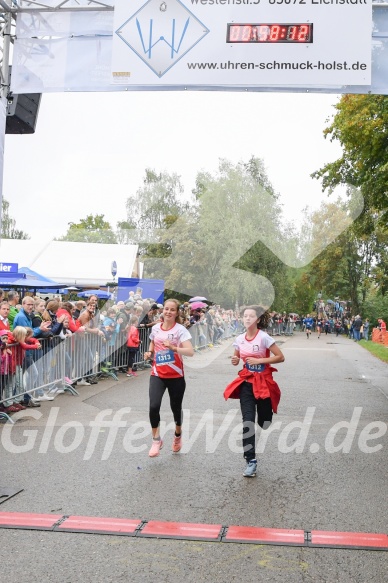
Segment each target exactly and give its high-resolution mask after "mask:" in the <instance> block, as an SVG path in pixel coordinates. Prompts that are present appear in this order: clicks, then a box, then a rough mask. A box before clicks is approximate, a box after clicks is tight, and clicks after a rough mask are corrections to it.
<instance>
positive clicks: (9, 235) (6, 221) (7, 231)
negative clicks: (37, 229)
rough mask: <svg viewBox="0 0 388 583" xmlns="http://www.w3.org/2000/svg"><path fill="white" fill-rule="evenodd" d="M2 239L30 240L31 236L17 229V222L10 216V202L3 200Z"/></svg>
mask: <svg viewBox="0 0 388 583" xmlns="http://www.w3.org/2000/svg"><path fill="white" fill-rule="evenodd" d="M1 207H2V209H1V237H2V238H3V239H29V238H30V236H29V235H28V234H27V233H25V232H24V231H21V230H19V229H16V220H15V219H14V218H13V217H11V215H10V214H9V202H8V201H7V200H6V199H5V198H3V199H2V203H1Z"/></svg>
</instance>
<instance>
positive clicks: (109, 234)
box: [59, 215, 117, 243]
mask: <svg viewBox="0 0 388 583" xmlns="http://www.w3.org/2000/svg"><path fill="white" fill-rule="evenodd" d="M59 241H73V242H76V243H117V236H116V233H115V232H114V231H113V229H112V226H111V225H110V223H108V221H106V220H105V219H104V215H88V216H87V217H86V218H85V219H81V220H80V222H79V223H69V228H68V231H67V233H66V235H64V236H63V237H61V238H60V239H59Z"/></svg>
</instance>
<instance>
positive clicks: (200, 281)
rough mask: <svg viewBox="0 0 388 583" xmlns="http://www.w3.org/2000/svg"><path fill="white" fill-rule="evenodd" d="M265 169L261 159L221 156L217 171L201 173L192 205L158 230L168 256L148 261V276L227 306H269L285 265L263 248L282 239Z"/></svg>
mask: <svg viewBox="0 0 388 583" xmlns="http://www.w3.org/2000/svg"><path fill="white" fill-rule="evenodd" d="M263 173H264V167H263V163H262V161H261V160H256V159H254V158H252V159H251V160H250V161H249V163H248V164H243V163H240V164H232V163H230V162H228V161H226V160H221V161H220V165H219V170H218V172H217V173H216V174H215V175H211V174H210V173H204V172H201V173H199V174H198V176H197V180H196V188H195V190H194V195H195V198H196V204H193V205H192V207H191V208H190V209H188V210H187V211H186V212H185V213H184V215H181V216H180V217H179V218H178V219H177V220H176V221H175V222H172V224H171V225H170V226H169V228H168V229H166V230H165V231H164V232H163V233H162V234H161V237H160V240H159V242H161V243H163V244H164V245H168V246H169V248H170V250H171V254H170V255H169V257H167V258H166V257H165V258H164V259H162V260H156V259H153V260H148V261H147V262H146V273H147V276H149V277H160V278H162V279H165V280H166V286H167V287H168V288H169V289H172V290H173V289H175V290H177V291H179V292H181V293H185V294H193V295H197V294H199V293H200V294H201V295H205V296H206V297H207V298H208V299H210V300H212V301H214V302H216V303H220V304H222V305H224V306H225V307H226V306H229V307H234V306H235V304H236V303H238V304H239V305H241V304H243V303H253V302H256V303H257V302H260V303H263V304H266V305H268V306H269V305H271V304H272V302H273V300H274V297H275V290H274V283H275V285H276V284H277V282H276V277H277V276H278V274H280V273H282V274H283V276H284V277H286V268H285V266H284V265H283V264H282V262H281V261H280V260H279V259H278V258H277V257H275V256H274V254H273V253H272V252H270V251H269V249H268V248H267V246H266V243H269V242H270V241H271V242H272V245H271V247H273V246H274V245H273V242H274V239H276V241H278V244H279V245H283V244H284V240H283V239H282V236H281V234H280V232H279V228H278V226H277V225H278V219H279V218H280V215H281V209H280V205H279V204H278V203H277V197H276V195H275V194H274V191H273V189H271V188H267V186H268V181H267V182H265V180H267V179H266V177H265V176H264V174H263ZM264 184H265V185H266V186H264ZM258 242H259V243H258ZM280 279H281V277H280V275H279V281H280ZM285 287H286V285H285Z"/></svg>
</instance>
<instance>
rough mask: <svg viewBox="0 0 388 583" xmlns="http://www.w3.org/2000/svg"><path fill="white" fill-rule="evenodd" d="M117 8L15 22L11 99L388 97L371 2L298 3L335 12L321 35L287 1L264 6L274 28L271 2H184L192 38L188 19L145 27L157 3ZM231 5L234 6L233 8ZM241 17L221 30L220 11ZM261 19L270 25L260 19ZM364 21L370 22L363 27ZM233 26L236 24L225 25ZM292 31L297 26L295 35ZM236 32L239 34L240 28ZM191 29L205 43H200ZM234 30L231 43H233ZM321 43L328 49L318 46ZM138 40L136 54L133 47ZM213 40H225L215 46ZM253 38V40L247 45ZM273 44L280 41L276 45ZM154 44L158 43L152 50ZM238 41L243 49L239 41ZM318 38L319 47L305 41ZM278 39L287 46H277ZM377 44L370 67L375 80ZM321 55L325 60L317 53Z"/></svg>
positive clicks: (379, 22) (386, 37)
mask: <svg viewBox="0 0 388 583" xmlns="http://www.w3.org/2000/svg"><path fill="white" fill-rule="evenodd" d="M118 1H119V3H118V4H117V7H116V9H115V14H114V13H113V11H112V12H107V11H104V12H101V11H100V12H98V11H88V12H63V13H61V12H60V11H58V12H53V13H50V12H44V13H39V12H37V11H36V10H34V11H33V13H32V12H31V13H19V14H17V34H16V39H15V43H14V49H13V62H12V79H11V90H12V91H13V92H14V93H47V92H55V91H56V92H58V91H124V90H129V91H131V90H133V91H137V90H156V91H160V90H182V89H186V88H187V89H189V90H190V89H192V90H213V91H233V90H236V91H238V90H243V89H246V90H248V91H293V90H296V91H303V90H309V91H321V92H327V93H367V92H371V93H380V94H388V59H387V55H388V32H387V31H388V26H387V23H388V8H387V7H386V6H382V5H381V6H379V5H375V6H374V7H373V33H372V31H371V25H370V4H364V3H363V4H360V3H357V4H350V2H351V1H353V2H361V1H362V2H364V0H325V1H326V2H329V1H330V2H332V1H333V2H334V1H336V2H337V1H338V2H341V1H344V2H345V1H346V2H349V4H344V5H340V4H338V5H337V4H322V5H321V4H312V2H313V1H314V2H318V0H309V2H310V4H307V2H308V0H295V1H297V2H302V1H303V2H306V5H300V7H301V8H303V10H306V11H307V9H308V10H309V11H310V10H311V11H312V10H320V9H321V8H322V9H323V10H326V14H329V15H330V14H333V15H334V21H332V23H330V22H329V24H328V21H327V20H326V21H325V22H326V24H325V26H326V27H327V28H326V29H323V28H322V26H323V25H322V22H324V21H321V18H319V21H317V20H316V19H315V20H314V19H312V17H311V18H310V17H309V16H307V15H306V14H302V15H301V18H298V19H297V16H295V18H294V13H293V12H292V17H293V19H292V21H291V12H290V10H291V9H292V10H293V9H294V8H298V6H299V5H295V6H294V5H288V4H284V3H283V4H281V5H279V6H280V8H282V10H279V7H278V6H277V5H275V4H271V5H269V1H270V0H265V2H267V4H268V6H269V7H270V8H271V10H272V9H276V8H278V10H279V11H278V13H277V14H278V16H279V19H280V20H277V21H276V23H275V17H273V18H272V17H271V19H270V16H269V15H268V14H267V13H265V12H264V11H263V10H262V7H263V6H264V0H260V7H259V8H257V7H256V8H255V5H254V4H252V5H250V4H244V2H248V1H249V2H252V3H255V2H257V1H258V0H198V3H196V2H197V0H189V2H190V4H189V3H188V0H185V4H184V3H183V1H182V2H180V3H179V4H180V5H181V7H184V10H186V9H187V6H190V12H192V13H193V14H194V13H195V18H196V19H197V20H196V23H197V24H196V26H195V28H193V29H192V31H191V32H190V31H189V28H190V20H189V22H188V23H187V19H188V18H189V16H187V18H186V20H179V18H177V17H176V18H172V19H171V17H170V21H167V20H166V21H163V22H164V23H165V22H166V23H167V24H168V30H167V24H166V30H164V28H163V33H162V32H161V30H160V24H157V23H156V24H155V22H154V20H155V21H156V22H157V18H156V17H155V19H154V18H153V17H152V18H150V17H149V16H148V17H147V18H148V20H144V21H143V18H142V10H141V8H142V7H143V6H146V5H147V4H149V5H150V6H149V9H150V8H151V4H150V3H147V2H144V1H143V0H131V2H127V3H125V2H123V1H122V0H118ZM151 1H152V0H151ZM172 1H173V2H175V0H172ZM233 1H234V2H235V3H236V4H235V5H233V4H231V3H232V2H233ZM271 1H275V0H271ZM276 1H278V2H281V1H283V2H284V0H276ZM290 1H294V0H290ZM319 1H323V0H319ZM192 2H193V3H192ZM210 2H213V4H210ZM227 2H230V4H228V3H227ZM237 2H240V3H241V4H237ZM366 2H368V0H366ZM165 4H166V6H167V9H166V10H164V12H163V11H161V10H160V9H161V7H163V6H162V5H163V0H161V2H160V3H159V5H158V11H159V12H160V14H164V15H165V14H168V13H169V10H170V9H171V8H172V4H170V0H168V3H167V2H165ZM128 5H129V6H130V8H128ZM268 6H267V7H268ZM252 8H255V10H254V15H255V19H253V18H250V17H248V16H247V18H246V19H245V17H244V21H242V20H241V18H242V17H240V14H241V12H240V11H241V10H244V13H243V15H244V14H245V13H246V14H250V15H252V13H251V11H252ZM237 9H238V10H239V14H238V17H237V16H236V17H231V18H230V20H228V18H227V17H225V18H224V19H220V22H219V23H218V21H216V22H215V23H213V20H214V15H215V14H218V13H220V14H221V12H219V11H220V10H237ZM340 9H341V10H342V11H343V12H344V13H345V16H346V14H350V16H351V21H350V23H349V26H345V25H343V24H341V25H340V24H338V22H340V20H339V16H338V15H339V13H340ZM120 11H121V12H120ZM245 11H247V12H245ZM352 11H353V13H354V14H353V13H352ZM120 13H121V17H120ZM288 13H289V15H288ZM170 14H171V11H170ZM263 14H267V16H268V17H267V18H262V15H263ZM317 14H318V12H317ZM361 14H363V15H365V16H363V17H362V19H361V17H360V15H361ZM198 15H199V16H200V18H199V17H198ZM207 15H210V18H208V16H207ZM225 15H226V12H225ZM256 15H260V18H259V19H258V18H256ZM280 15H281V16H280ZM114 17H115V23H114ZM190 18H191V17H190ZM237 18H238V20H237ZM264 20H266V22H264ZM361 20H362V23H361ZM198 21H199V22H201V25H202V28H200V27H199V25H198ZM342 22H343V21H342ZM118 23H119V24H118ZM125 23H127V26H125ZM145 23H146V24H147V26H145ZM182 23H183V26H182ZM186 23H187V25H186ZM151 24H152V27H151ZM228 24H229V25H231V26H229V27H228ZM280 24H282V25H283V26H282V27H281V28H283V31H282V30H281V29H277V28H274V26H279V25H280ZM303 24H305V25H309V26H310V25H311V28H309V29H308V30H307V33H308V34H310V33H311V35H312V36H311V37H310V38H308V37H307V36H304V35H307V33H306V32H305V31H306V29H301V28H300V27H301V25H303ZM361 24H362V26H361ZM295 25H298V27H299V28H292V26H295ZM163 26H164V24H163ZM232 26H237V28H234V29H233V28H232ZM341 26H342V27H343V30H344V34H346V35H350V37H351V39H352V42H350V41H349V42H348V40H346V39H345V37H341V38H342V39H343V42H339V39H338V37H339V36H340V33H338V30H340V31H341V30H342V29H341ZM355 26H356V27H358V30H359V31H358V33H357V34H356V33H355V32H354V30H355V29H354V27H355ZM158 27H159V28H158ZM213 27H215V30H213ZM271 27H272V28H271ZM218 29H219V30H220V31H222V35H221V32H217V30H218ZM284 29H285V30H284ZM194 30H195V32H196V33H197V34H198V35H199V38H195V36H194ZM322 30H323V33H322ZM327 30H330V35H329V36H330V38H329V39H328V38H327V36H328V34H327V33H326V32H325V31H327ZM335 30H336V31H337V32H335ZM228 31H229V38H231V39H232V40H233V42H228V43H227V42H226V40H227V34H228ZM167 32H169V35H170V37H168V35H167ZM189 32H190V34H189ZM120 35H121V36H120ZM155 35H158V36H156V37H155ZM282 35H283V36H284V35H288V37H289V39H288V41H286V42H279V37H281V36H282ZM295 35H301V38H302V42H296V40H295ZM322 35H323V38H324V39H325V43H324V44H325V46H323V47H321V48H319V47H320V46H321V45H320V43H321V41H322ZM132 36H133V47H131V46H130V44H131V42H132ZM221 36H222V38H221ZM161 37H163V40H161ZM215 37H217V38H218V39H219V40H218V41H217V42H216V39H215ZM354 37H356V41H357V42H355V40H354ZM247 38H251V40H250V41H247V40H246V39H247ZM271 38H275V39H276V38H277V40H274V41H272V40H271ZM296 38H297V36H296ZM346 38H347V36H346ZM147 39H148V40H147ZM152 39H153V42H150V41H151V40H152ZM211 39H213V40H211ZM235 39H237V41H238V40H239V39H240V40H241V41H242V42H235ZM260 39H264V40H266V41H267V42H264V41H263V40H262V41H260ZM311 39H312V42H305V40H311ZM320 39H321V40H320ZM336 39H337V40H336ZM345 40H346V42H345ZM189 41H190V43H192V44H190V43H189ZM210 41H211V42H210ZM280 41H284V39H283V38H280ZM371 42H372V55H373V59H372V80H371V81H370V80H369V77H370V69H371V66H370V44H371ZM147 43H148V44H147ZM217 43H219V44H217ZM170 45H171V46H170ZM192 45H193V46H192ZM143 47H144V48H143ZM318 49H319V51H322V52H319V53H318V52H317V51H318ZM112 53H113V54H112ZM236 55H240V56H239V57H236ZM265 55H266V57H265V58H264V56H265ZM306 55H308V57H307V56H306ZM314 55H315V56H314ZM296 57H298V59H297V58H296ZM256 59H257V60H256ZM189 65H190V67H189ZM256 65H258V66H257V67H256ZM210 67H211V68H210ZM217 67H219V68H218V69H217ZM304 67H305V68H304ZM314 67H315V68H314ZM112 72H114V73H115V75H112ZM368 83H369V84H368Z"/></svg>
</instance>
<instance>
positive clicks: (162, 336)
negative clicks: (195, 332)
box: [150, 322, 191, 379]
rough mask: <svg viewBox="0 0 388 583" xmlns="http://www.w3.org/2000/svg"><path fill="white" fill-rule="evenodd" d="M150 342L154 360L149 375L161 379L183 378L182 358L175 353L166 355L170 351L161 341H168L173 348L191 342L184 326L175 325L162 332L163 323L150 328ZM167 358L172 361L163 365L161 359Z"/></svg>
mask: <svg viewBox="0 0 388 583" xmlns="http://www.w3.org/2000/svg"><path fill="white" fill-rule="evenodd" d="M150 340H152V341H153V343H154V360H153V363H152V372H151V375H153V376H156V377H160V378H162V379H167V378H172V379H174V378H180V377H183V376H184V371H183V359H182V356H181V355H180V354H178V353H177V352H173V353H172V354H171V353H170V354H168V353H169V352H170V351H168V350H167V349H166V347H165V346H164V344H163V341H164V340H168V341H169V342H171V344H172V345H173V346H181V345H182V342H185V341H186V340H191V334H190V332H189V331H188V330H187V329H186V328H185V327H184V326H182V325H181V324H177V323H176V324H175V326H173V327H172V328H170V330H163V323H162V322H161V323H159V324H155V326H152V332H151V334H150ZM166 353H167V354H166ZM167 358H171V359H172V360H170V361H169V362H165V363H163V359H166V360H167ZM158 361H159V362H158Z"/></svg>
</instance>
